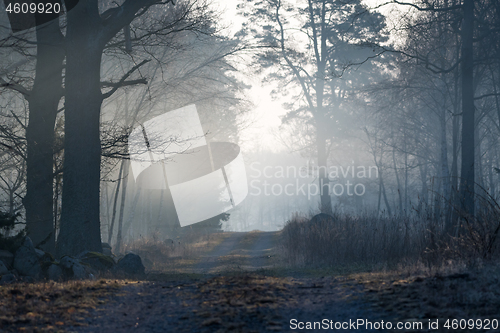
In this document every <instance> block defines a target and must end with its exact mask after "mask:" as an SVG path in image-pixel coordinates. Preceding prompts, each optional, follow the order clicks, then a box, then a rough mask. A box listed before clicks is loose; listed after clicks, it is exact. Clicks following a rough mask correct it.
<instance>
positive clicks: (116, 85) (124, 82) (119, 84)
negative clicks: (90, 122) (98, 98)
mask: <svg viewBox="0 0 500 333" xmlns="http://www.w3.org/2000/svg"><path fill="white" fill-rule="evenodd" d="M150 61H151V60H150V59H146V60H143V61H142V62H141V63H139V64H137V65H135V66H134V67H132V68H131V69H130V70H129V71H128V72H127V73H126V74H125V75H123V77H122V78H121V79H120V81H118V82H117V83H111V84H112V85H113V89H111V90H110V91H108V92H107V93H105V94H102V98H103V99H106V98H109V97H110V96H111V95H113V94H114V93H115V92H116V91H117V90H118V89H119V88H121V87H124V86H127V85H133V84H147V83H148V82H147V81H146V79H138V80H132V81H127V78H128V77H129V76H130V75H132V73H133V72H135V71H136V70H138V69H139V68H140V67H141V66H143V65H145V64H147V63H148V62H150Z"/></svg>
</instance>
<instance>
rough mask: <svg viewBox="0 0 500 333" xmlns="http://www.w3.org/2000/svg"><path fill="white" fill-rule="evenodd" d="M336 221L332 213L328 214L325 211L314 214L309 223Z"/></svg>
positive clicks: (321, 223) (320, 223)
mask: <svg viewBox="0 0 500 333" xmlns="http://www.w3.org/2000/svg"><path fill="white" fill-rule="evenodd" d="M334 222H335V219H334V218H333V216H331V215H328V214H325V213H320V214H317V215H314V216H313V217H312V219H311V221H309V223H310V224H311V225H314V226H316V225H320V226H321V225H323V224H332V223H334Z"/></svg>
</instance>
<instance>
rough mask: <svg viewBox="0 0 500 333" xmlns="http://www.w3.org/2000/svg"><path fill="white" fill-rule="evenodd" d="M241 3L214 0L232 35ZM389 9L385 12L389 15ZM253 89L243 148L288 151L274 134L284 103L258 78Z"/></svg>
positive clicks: (238, 22)
mask: <svg viewBox="0 0 500 333" xmlns="http://www.w3.org/2000/svg"><path fill="white" fill-rule="evenodd" d="M382 1H383V0H366V1H365V2H366V3H367V4H368V5H369V6H374V5H376V4H377V3H381V2H382ZM239 2H240V1H235V0H214V3H216V4H218V5H219V8H220V10H221V12H223V20H224V21H225V23H224V24H225V25H228V26H229V30H230V32H231V33H234V32H236V31H237V30H238V29H239V27H240V26H241V22H242V21H243V18H240V17H239V16H238V15H237V14H236V13H237V11H236V6H237V4H238V3H239ZM388 10H389V8H386V9H385V10H383V12H385V13H387V11H388ZM251 84H252V86H253V88H252V89H251V90H250V94H249V97H250V98H251V100H252V101H253V103H254V104H255V106H256V108H255V110H253V118H254V123H253V125H252V126H250V127H249V128H247V129H245V130H243V131H242V133H240V135H241V139H242V142H241V146H242V147H243V149H244V150H245V149H250V150H251V149H253V148H255V146H261V147H267V148H270V149H272V150H278V151H279V150H284V149H286V148H285V147H284V146H283V145H282V144H280V143H279V142H278V141H277V140H276V138H275V136H274V135H273V134H272V132H273V131H274V132H276V131H277V130H278V127H279V125H280V124H281V120H280V117H281V116H283V115H284V114H285V113H286V111H285V110H284V109H283V108H282V107H281V104H282V103H283V101H280V100H275V101H273V100H272V98H271V90H272V87H271V86H270V85H262V84H261V82H260V80H259V79H258V78H254V79H253V80H252V82H251Z"/></svg>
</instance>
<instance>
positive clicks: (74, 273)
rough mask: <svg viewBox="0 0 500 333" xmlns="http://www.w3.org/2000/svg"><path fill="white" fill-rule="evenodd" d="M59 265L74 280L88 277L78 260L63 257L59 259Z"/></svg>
mask: <svg viewBox="0 0 500 333" xmlns="http://www.w3.org/2000/svg"><path fill="white" fill-rule="evenodd" d="M59 265H60V266H61V267H63V268H65V269H66V271H67V272H68V273H69V275H70V277H73V278H76V279H86V278H87V277H88V275H89V274H88V273H87V270H86V269H85V267H84V266H83V265H82V263H81V262H80V261H79V260H78V259H75V258H72V257H69V256H64V257H62V258H61V261H60V262H59Z"/></svg>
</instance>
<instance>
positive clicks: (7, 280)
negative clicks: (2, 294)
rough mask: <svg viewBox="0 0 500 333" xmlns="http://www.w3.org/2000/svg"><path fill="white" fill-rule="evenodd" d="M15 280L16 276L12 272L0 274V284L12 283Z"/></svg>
mask: <svg viewBox="0 0 500 333" xmlns="http://www.w3.org/2000/svg"><path fill="white" fill-rule="evenodd" d="M16 281H17V278H16V276H15V275H14V274H5V275H2V278H1V279H0V285H3V284H9V283H14V282H16Z"/></svg>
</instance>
